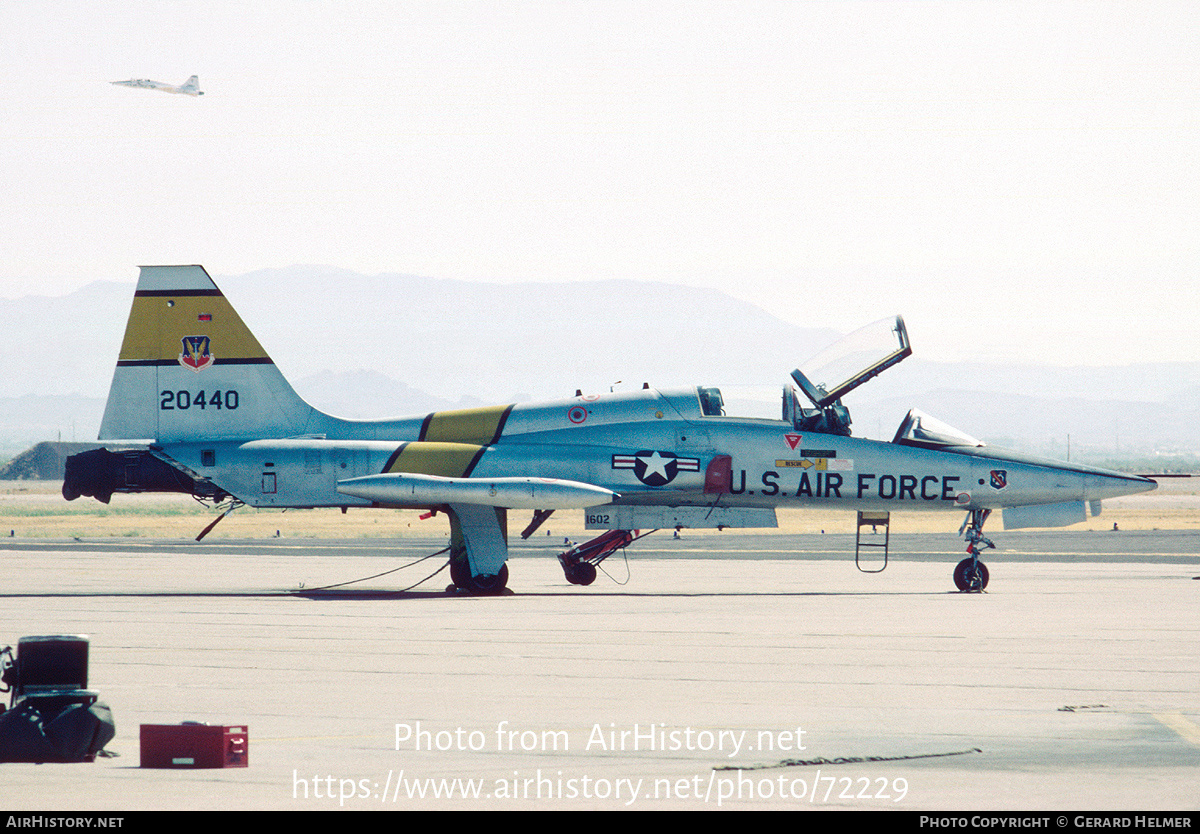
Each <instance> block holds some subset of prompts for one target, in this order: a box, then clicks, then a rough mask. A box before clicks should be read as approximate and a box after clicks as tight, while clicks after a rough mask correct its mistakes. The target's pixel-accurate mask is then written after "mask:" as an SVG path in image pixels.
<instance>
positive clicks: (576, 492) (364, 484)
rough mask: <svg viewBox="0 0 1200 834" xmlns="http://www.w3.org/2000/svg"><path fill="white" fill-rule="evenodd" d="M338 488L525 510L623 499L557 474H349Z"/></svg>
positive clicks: (414, 502) (393, 499) (423, 502)
mask: <svg viewBox="0 0 1200 834" xmlns="http://www.w3.org/2000/svg"><path fill="white" fill-rule="evenodd" d="M337 490H338V492H340V493H342V494H343V495H353V496H354V497H355V498H364V499H366V500H368V501H376V502H378V503H380V504H395V505H397V506H411V507H434V506H438V505H439V504H477V505H481V506H485V507H505V508H507V509H526V510H549V509H555V510H568V509H578V508H582V507H598V506H600V505H601V504H607V503H609V502H610V501H612V500H613V499H614V498H618V497H620V496H618V495H617V494H616V493H615V492H613V491H612V490H608V489H604V488H603V487H598V486H592V485H591V484H584V483H580V482H579V481H562V480H558V479H555V478H490V479H488V478H444V477H441V476H439V475H415V474H410V473H395V474H383V475H367V476H366V477H364V478H348V479H346V480H344V481H338V483H337Z"/></svg>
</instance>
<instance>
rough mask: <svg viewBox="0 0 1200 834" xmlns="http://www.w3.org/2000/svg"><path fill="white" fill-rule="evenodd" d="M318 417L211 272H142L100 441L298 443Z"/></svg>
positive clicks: (189, 268)
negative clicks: (278, 440)
mask: <svg viewBox="0 0 1200 834" xmlns="http://www.w3.org/2000/svg"><path fill="white" fill-rule="evenodd" d="M317 414H318V412H316V410H315V409H313V408H312V406H310V405H308V403H306V402H304V400H302V399H300V397H299V395H297V394H296V392H295V391H294V390H293V389H292V386H291V385H289V384H288V382H287V380H285V379H284V378H283V374H281V373H280V372H279V369H278V368H276V367H275V363H274V362H272V361H271V357H269V356H267V352H266V351H265V350H263V348H262V345H260V344H259V343H258V340H257V339H255V338H254V334H253V333H251V332H250V329H249V328H248V327H246V325H245V324H243V323H242V320H241V318H240V317H239V316H238V314H237V313H236V312H235V311H234V309H233V307H232V306H231V305H230V303H229V302H228V301H227V300H226V299H225V296H224V295H223V294H222V293H221V291H220V290H219V289H217V285H216V284H214V283H213V280H212V279H211V278H210V277H208V273H207V272H205V271H204V267H202V266H144V267H142V270H141V274H140V276H139V277H138V284H137V290H136V291H135V292H134V294H133V308H132V309H131V310H130V312H129V323H128V324H127V325H126V327H125V340H124V342H123V343H122V345H121V353H120V356H119V357H118V359H117V369H116V371H115V372H114V373H113V381H112V387H111V388H109V392H108V405H107V406H106V407H105V409H104V420H103V421H102V422H101V424H100V439H101V440H116V439H122V440H143V439H150V440H155V441H159V442H171V441H182V440H191V439H200V438H205V439H213V440H218V439H228V440H233V439H251V438H263V437H294V436H296V435H300V434H303V433H304V432H305V429H306V427H307V425H308V424H309V422H310V421H311V420H312V419H313V417H314V416H315V415H317Z"/></svg>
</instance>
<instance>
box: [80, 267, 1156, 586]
mask: <svg viewBox="0 0 1200 834" xmlns="http://www.w3.org/2000/svg"><path fill="white" fill-rule="evenodd" d="M911 352H912V349H911V347H910V346H909V342H908V335H907V332H906V330H905V327H904V322H903V320H902V319H900V318H899V317H896V318H895V319H886V320H884V321H882V322H878V323H876V325H872V326H869V327H867V328H863V329H862V330H860V331H858V332H857V333H854V334H851V336H849V337H847V338H846V339H845V340H843V341H842V342H839V343H838V344H837V345H835V346H833V347H832V348H830V349H828V350H827V351H825V352H823V353H822V354H820V355H819V356H818V357H816V358H814V359H813V360H812V361H810V362H809V363H807V364H805V365H804V367H803V368H802V369H801V368H798V369H796V370H794V371H792V374H791V376H792V380H793V381H794V382H795V387H793V386H792V385H787V386H785V387H784V389H783V398H782V408H781V416H780V419H778V420H773V419H753V418H745V417H735V416H729V415H726V413H725V409H724V400H723V397H722V395H721V392H720V390H718V389H716V388H705V387H697V388H690V389H687V390H681V391H657V390H654V389H651V388H649V387H648V386H647V387H646V388H644V389H643V390H640V391H636V392H633V393H627V392H622V393H609V394H587V395H584V394H581V393H579V392H577V394H576V396H575V397H573V398H569V399H564V400H559V401H556V402H548V403H520V404H515V405H500V406H495V407H492V408H473V409H465V410H457V411H440V412H435V413H433V414H428V415H425V416H423V417H412V418H409V419H394V420H345V419H340V418H337V417H333V416H330V415H328V414H324V413H322V412H320V411H318V410H316V409H315V408H313V407H312V406H310V405H308V404H307V403H306V402H304V401H303V400H302V399H301V398H300V397H299V396H298V395H297V394H296V393H295V391H294V390H293V389H292V387H291V386H290V385H289V384H288V382H287V381H286V380H285V379H284V378H283V375H282V374H281V373H280V372H279V370H278V369H277V368H276V367H275V364H274V363H273V362H272V361H271V359H270V357H269V356H268V355H267V353H266V351H265V350H264V349H263V347H262V346H261V345H260V344H259V342H258V340H257V339H255V337H254V336H253V335H252V334H251V332H250V330H249V329H248V328H247V327H246V325H245V324H243V322H242V320H241V319H240V318H239V317H238V314H237V313H236V312H235V311H234V310H233V307H232V306H231V305H230V304H229V302H228V301H227V300H226V299H225V297H224V295H222V293H221V291H220V290H219V289H217V287H216V285H215V284H214V283H213V281H212V279H211V278H209V276H208V273H207V272H205V270H204V268H203V267H200V266H147V267H142V268H141V274H140V277H139V280H138V285H137V289H136V291H135V293H134V298H133V308H132V310H131V312H130V314H129V322H128V325H127V327H126V331H125V339H124V343H123V344H122V346H121V352H120V356H119V358H118V360H117V367H116V371H115V372H114V374H113V381H112V387H111V389H110V391H109V396H108V404H107V407H106V408H105V412H104V419H103V423H102V425H101V428H100V438H101V439H102V440H116V439H126V440H137V439H144V440H148V441H149V442H150V445H149V448H148V450H143V451H133V452H108V451H106V450H104V449H98V450H95V451H92V452H85V453H84V454H82V455H76V456H74V457H72V458H70V459H69V460H68V462H67V467H66V473H65V479H64V482H63V495H64V496H65V497H66V498H67V499H68V500H72V499H74V498H77V497H79V496H80V495H91V496H95V497H96V498H98V499H99V500H101V501H105V502H107V501H108V500H109V499H110V498H111V496H112V493H113V492H144V491H178V492H184V493H190V494H192V495H194V496H196V497H198V498H201V499H211V500H213V501H216V502H225V501H228V502H230V508H233V507H234V506H239V505H240V504H242V503H244V504H248V505H251V506H255V507H277V508H293V507H342V508H343V509H345V508H349V507H420V508H427V509H431V510H439V511H445V512H446V513H447V515H448V516H449V519H450V529H451V548H450V550H451V559H450V567H451V577H452V580H453V582H454V583H455V585H457V586H458V587H460V588H463V589H466V590H469V591H471V592H474V593H489V592H497V591H499V590H501V589H503V588H504V586H505V585H506V583H507V578H508V567H507V565H506V564H505V563H506V560H507V558H508V544H507V511H508V510H510V509H527V510H533V511H534V517H533V521H532V522H531V524H530V525H529V527H528V528H526V531H525V534H524V535H528V534H529V533H531V532H532V530H533V529H534V528H536V527H537V526H538V525H539V524H541V523H542V521H544V520H545V518H546V517H547V516H548V515H549V514H550V512H552V511H553V510H556V509H564V508H586V526H587V527H588V528H589V529H594V530H606V531H607V532H605V533H603V534H601V535H599V536H598V537H597V538H595V539H593V540H592V541H590V542H588V543H586V544H584V545H580V546H579V547H577V548H573V549H572V550H569V551H567V552H566V553H563V554H562V555H561V556H560V557H559V559H560V561H561V562H562V565H563V569H564V573H565V575H566V577H567V579H568V580H569V581H571V582H573V583H575V584H582V585H586V584H590V583H591V581H592V580H594V579H595V577H596V565H597V564H598V563H599V561H600V560H602V559H603V558H604V557H605V556H607V555H608V554H609V553H611V552H613V551H614V550H616V549H617V548H619V547H624V546H625V545H627V544H629V542H630V541H631V540H632V538H633V533H631V532H630V531H634V530H637V529H651V528H668V527H721V528H724V527H774V526H776V517H775V510H776V508H778V507H805V506H809V507H818V506H820V507H825V508H845V509H848V510H858V511H859V525H860V527H861V526H863V525H868V524H884V525H886V523H887V520H888V514H889V512H890V511H892V510H915V509H922V510H924V509H928V510H945V509H956V510H958V511H960V512H966V513H967V518H966V521H964V523H963V530H964V531H965V532H966V538H967V541H968V548H967V552H968V554H969V555H968V557H967V558H965V559H963V560H962V562H960V563H959V565H958V567H957V568H956V569H955V572H954V579H955V583H956V584H957V586H958V587H959V589H961V590H982V589H983V588H984V587H985V586H986V585H987V580H988V572H987V568H986V566H985V565H984V564H983V563H982V562H981V561H980V560H979V553H980V551H981V549H982V548H984V547H991V546H992V543H991V542H990V541H988V540H987V539H986V538H984V537H983V533H982V528H983V524H984V520H985V519H986V518H987V516H988V514H989V513H990V512H991V511H992V510H996V509H1001V510H1003V513H1004V521H1005V526H1006V527H1025V526H1038V527H1050V526H1063V525H1066V524H1072V523H1074V522H1076V521H1082V520H1083V519H1084V518H1085V515H1086V514H1085V509H1084V507H1085V503H1087V502H1090V503H1091V505H1092V511H1093V514H1095V513H1096V512H1098V511H1099V508H1100V507H1099V505H1100V500H1101V499H1103V498H1109V497H1114V496H1118V495H1128V494H1133V493H1138V492H1143V491H1146V490H1151V489H1154V488H1155V486H1156V484H1155V482H1154V481H1151V480H1148V479H1146V478H1141V477H1136V476H1133V475H1124V474H1121V473H1119V472H1111V471H1106V470H1101V469H1095V468H1092V467H1087V466H1080V465H1077V464H1070V463H1062V462H1053V461H1046V460H1040V459H1035V458H1031V457H1028V456H1025V455H1022V454H1017V453H1013V452H1007V451H1001V450H998V449H995V448H992V447H990V446H986V445H985V444H983V443H981V442H979V441H978V440H975V439H974V438H971V437H969V436H968V435H966V434H963V433H962V432H960V431H957V430H956V429H953V428H951V427H949V426H947V425H945V424H943V423H940V422H938V421H936V420H934V419H932V418H930V417H928V416H927V415H924V414H921V413H919V412H917V411H911V412H909V414H908V416H907V417H906V418H905V419H904V421H903V423H902V424H901V426H900V428H899V430H898V431H897V432H896V435H895V437H894V438H893V439H892V441H891V442H884V441H878V440H865V439H859V438H855V437H852V436H851V435H850V415H849V412H848V411H847V410H846V408H845V407H844V406H843V405H842V403H841V397H842V396H844V395H845V394H846V393H847V392H848V391H850V390H852V389H854V388H855V387H857V386H858V385H861V384H862V383H863V382H865V381H867V380H869V379H871V378H872V377H874V376H875V375H877V374H879V373H881V372H883V371H884V370H886V369H888V368H890V367H891V366H893V365H895V364H896V363H898V362H900V361H902V360H903V359H904V358H905V357H907V356H908V355H910V354H911ZM797 390H798V391H799V392H800V393H801V394H803V395H804V397H805V398H806V399H807V400H808V402H809V404H810V405H802V403H801V400H800V397H799V396H798V394H797ZM227 512H228V510H227ZM214 523H215V522H214ZM206 532H207V531H206ZM960 532H962V531H960ZM202 535H203V534H202ZM884 564H885V565H886V556H885V561H884Z"/></svg>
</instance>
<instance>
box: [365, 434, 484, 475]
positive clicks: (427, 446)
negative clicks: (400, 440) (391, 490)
mask: <svg viewBox="0 0 1200 834" xmlns="http://www.w3.org/2000/svg"><path fill="white" fill-rule="evenodd" d="M481 454H483V447H482V446H478V445H475V444H472V443H426V442H422V441H420V440H418V441H415V442H413V443H407V444H405V445H404V446H402V447H401V448H400V449H399V452H398V453H397V454H396V455H394V456H393V458H392V460H391V461H390V462H389V464H388V467H387V468H386V469H385V470H384V472H405V473H408V474H412V475H441V476H442V477H444V478H465V477H467V476H469V475H470V474H471V470H472V469H474V468H475V463H476V461H477V460H478V459H479V456H480V455H481Z"/></svg>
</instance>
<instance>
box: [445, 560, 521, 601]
mask: <svg viewBox="0 0 1200 834" xmlns="http://www.w3.org/2000/svg"><path fill="white" fill-rule="evenodd" d="M450 581H451V582H453V583H454V586H455V587H457V588H460V589H462V590H464V591H467V592H468V593H471V594H475V595H476V596H487V595H490V594H500V593H503V592H504V589H505V588H506V587H507V586H508V564H507V563H505V564H503V565H501V566H500V572H499V573H497V574H495V575H494V576H472V575H471V568H470V566H469V565H468V564H467V563H466V562H451V563H450Z"/></svg>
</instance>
